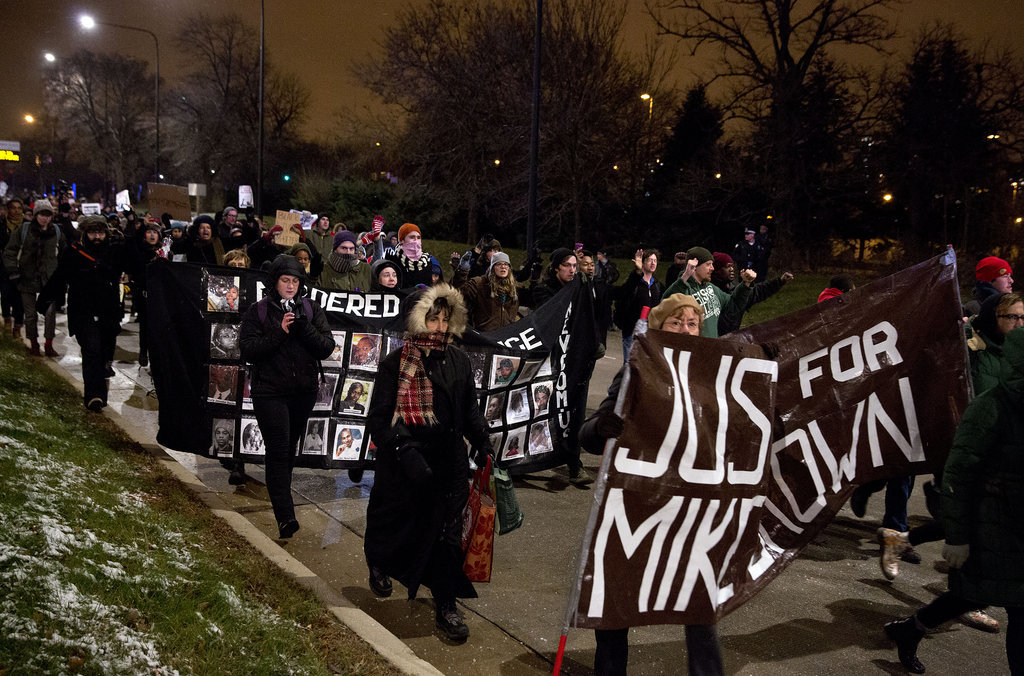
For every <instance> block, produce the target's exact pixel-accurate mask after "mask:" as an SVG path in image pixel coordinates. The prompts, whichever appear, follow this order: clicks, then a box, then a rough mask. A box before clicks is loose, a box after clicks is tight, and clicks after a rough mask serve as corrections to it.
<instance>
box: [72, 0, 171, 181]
mask: <svg viewBox="0 0 1024 676" xmlns="http://www.w3.org/2000/svg"><path fill="white" fill-rule="evenodd" d="M78 24H79V25H80V26H81V27H82V28H84V29H85V30H87V31H91V30H92V29H94V28H96V26H110V27H111V28H123V29H124V30H128V31H138V32H139V33H145V34H147V35H148V36H149V37H151V38H153V46H154V47H155V48H156V78H155V82H156V87H155V89H156V95H155V99H156V175H157V176H161V174H160V40H158V39H157V37H156V33H154V32H153V31H151V30H149V29H147V28H139V27H137V26H125V25H124V24H120V23H110V22H108V21H97V20H96V19H94V18H93V17H91V16H89V15H88V14H82V15H81V16H79V17H78ZM161 178H162V176H161Z"/></svg>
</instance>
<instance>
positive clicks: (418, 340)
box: [391, 333, 451, 426]
mask: <svg viewBox="0 0 1024 676" xmlns="http://www.w3.org/2000/svg"><path fill="white" fill-rule="evenodd" d="M450 341H451V334H450V333H445V334H441V333H421V334H418V335H415V336H409V335H407V336H406V338H405V345H404V346H403V347H402V356H401V358H400V360H399V362H398V401H397V403H396V406H395V415H394V417H393V418H392V419H391V424H392V425H394V424H395V423H396V422H398V421H399V420H404V421H405V424H406V425H422V426H426V425H436V424H437V416H436V415H434V387H433V385H431V383H430V379H429V378H428V377H427V370H426V368H425V367H424V366H423V354H424V350H440V351H442V352H443V351H444V350H445V349H447V347H448V343H449V342H450Z"/></svg>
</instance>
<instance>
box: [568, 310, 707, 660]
mask: <svg viewBox="0 0 1024 676" xmlns="http://www.w3.org/2000/svg"><path fill="white" fill-rule="evenodd" d="M703 323H704V308H703V307H702V306H701V304H700V303H698V302H697V300H696V299H695V298H693V296H688V295H685V294H681V293H677V294H673V295H671V296H668V297H666V298H665V299H664V300H662V301H661V302H660V303H658V305H657V306H656V307H655V308H654V309H653V310H651V313H650V315H649V317H648V328H650V329H653V330H655V331H667V332H669V333H683V334H687V335H691V336H699V335H701V329H702V325H703ZM628 367H629V364H628V363H626V364H624V365H623V366H622V368H620V369H619V372H618V373H616V374H615V377H614V378H613V379H612V383H611V385H609V386H608V396H606V397H605V398H604V401H602V402H601V404H600V405H599V406H598V407H597V411H596V412H595V413H594V415H592V416H590V418H588V419H587V421H586V422H584V423H583V427H582V428H580V443H581V445H582V446H583V448H584V450H586V451H587V452H588V453H594V454H602V453H604V446H605V442H606V441H607V440H608V439H610V438H613V437H617V436H619V434H621V433H622V430H623V420H622V418H620V417H619V416H618V414H616V413H615V402H616V401H617V400H618V398H619V389H620V388H621V387H622V377H623V373H624V372H625V370H626V369H627V368H628ZM594 635H595V638H596V639H597V649H596V650H595V652H594V673H596V674H600V675H601V676H613V675H616V676H625V674H626V666H627V662H628V658H629V627H624V628H622V629H595V630H594ZM686 655H687V659H688V661H689V673H690V674H691V675H699V676H717V675H721V674H723V673H725V672H724V667H723V665H722V654H721V649H720V648H719V645H718V631H717V629H716V628H715V626H714V625H688V626H687V627H686Z"/></svg>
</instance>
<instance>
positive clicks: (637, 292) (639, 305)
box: [615, 270, 664, 336]
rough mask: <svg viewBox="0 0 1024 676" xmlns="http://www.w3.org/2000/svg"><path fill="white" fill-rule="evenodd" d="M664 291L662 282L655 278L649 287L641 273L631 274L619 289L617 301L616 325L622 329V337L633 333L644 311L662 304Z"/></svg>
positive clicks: (634, 272) (652, 278)
mask: <svg viewBox="0 0 1024 676" xmlns="http://www.w3.org/2000/svg"><path fill="white" fill-rule="evenodd" d="M662 291H664V289H663V287H662V286H661V282H659V281H658V280H657V279H655V278H654V277H653V276H652V277H651V283H650V285H649V286H648V284H647V282H645V281H644V278H643V276H642V275H641V274H640V273H639V272H637V271H636V270H634V271H633V272H631V273H629V277H627V278H626V281H625V282H623V283H622V286H621V287H619V290H618V298H616V300H615V325H616V326H618V327H619V328H620V329H622V335H624V336H628V335H631V334H632V333H633V327H635V326H636V323H637V322H638V321H640V315H641V313H642V311H643V309H644V308H645V307H649V308H653V307H655V306H656V305H657V304H658V303H660V302H661V293H662Z"/></svg>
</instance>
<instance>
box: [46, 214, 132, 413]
mask: <svg viewBox="0 0 1024 676" xmlns="http://www.w3.org/2000/svg"><path fill="white" fill-rule="evenodd" d="M78 232H79V233H80V235H81V241H79V242H76V243H74V244H72V245H71V246H70V247H68V248H67V249H65V250H64V252H63V254H62V255H61V259H60V264H59V265H58V266H57V268H56V270H54V273H53V275H52V276H51V277H50V279H49V281H48V282H47V284H46V286H45V287H44V288H43V290H42V292H41V293H40V294H39V306H40V307H49V306H54V305H63V304H64V295H65V293H67V295H68V304H67V305H68V333H70V334H71V335H72V336H74V337H75V339H76V340H77V341H78V344H79V345H80V346H81V348H82V382H83V385H84V403H85V407H86V408H87V409H89V410H90V411H93V412H95V413H99V412H100V410H101V409H102V408H103V407H104V406H106V405H107V380H106V379H107V377H108V375H113V371H109V372H108V370H107V369H108V363H109V362H110V361H111V360H112V359H113V358H114V347H115V341H116V339H117V334H118V333H119V332H120V330H121V317H122V313H121V298H120V281H121V272H122V268H123V257H122V254H121V250H120V245H118V246H117V247H114V246H111V244H110V242H109V241H108V236H107V234H108V233H107V221H106V219H105V218H103V217H102V216H86V217H85V218H83V219H82V220H81V221H79V223H78Z"/></svg>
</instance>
